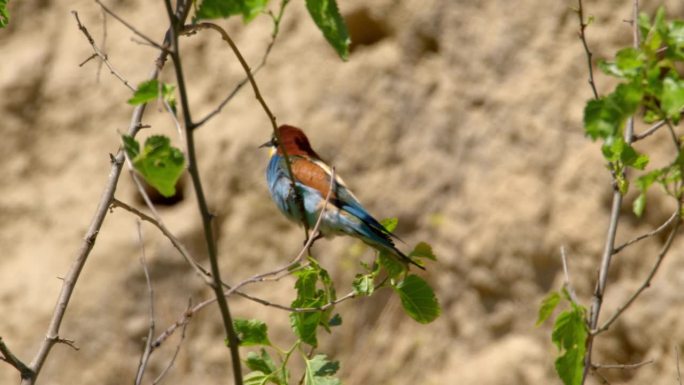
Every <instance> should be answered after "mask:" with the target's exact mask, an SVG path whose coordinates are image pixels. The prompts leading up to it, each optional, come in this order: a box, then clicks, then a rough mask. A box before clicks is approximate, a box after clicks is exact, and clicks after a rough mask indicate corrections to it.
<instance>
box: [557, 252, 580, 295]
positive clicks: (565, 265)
mask: <svg viewBox="0 0 684 385" xmlns="http://www.w3.org/2000/svg"><path fill="white" fill-rule="evenodd" d="M560 253H561V262H562V263H563V287H565V290H566V291H567V292H568V294H569V295H570V299H571V300H572V301H573V302H575V303H579V301H578V300H577V295H576V294H575V289H573V287H572V284H571V283H570V282H571V281H570V273H569V271H568V257H567V255H566V254H565V247H564V246H561V248H560Z"/></svg>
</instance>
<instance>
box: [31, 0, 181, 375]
mask: <svg viewBox="0 0 684 385" xmlns="http://www.w3.org/2000/svg"><path fill="white" fill-rule="evenodd" d="M176 14H177V15H178V18H179V19H180V20H185V19H186V18H187V16H188V9H187V8H183V7H182V6H180V5H179V7H178V9H177V10H176ZM165 40H166V39H165ZM167 55H168V53H167V52H166V51H162V52H161V53H160V54H159V56H158V57H157V59H156V61H155V68H154V70H153V71H152V73H151V74H150V77H149V78H150V79H156V78H157V77H158V76H159V72H160V71H161V68H162V66H163V65H164V63H165V62H166V57H167ZM145 106H146V104H141V105H139V106H136V107H135V109H134V110H133V114H132V116H131V124H130V125H129V129H128V135H130V136H135V135H136V134H137V132H138V130H139V129H140V127H141V120H142V116H143V114H144V112H145ZM111 160H112V165H111V169H110V172H109V177H108V180H107V183H106V185H105V188H104V191H103V193H102V196H101V197H100V201H99V203H98V206H97V209H96V210H95V215H94V216H93V219H92V221H91V223H90V226H89V227H88V231H87V232H86V235H85V238H84V240H83V243H82V244H81V247H80V249H79V251H78V253H77V255H76V257H75V259H74V261H73V263H72V265H71V267H70V269H69V272H68V273H67V275H66V277H65V278H64V281H63V283H62V289H61V291H60V293H59V297H58V299H57V305H56V307H55V311H54V313H53V314H52V318H51V320H50V325H49V326H48V330H47V333H46V336H45V339H44V340H43V343H42V344H41V346H40V348H39V349H38V352H37V353H36V355H35V357H34V358H33V360H32V361H31V364H30V365H29V368H30V369H31V370H32V371H33V372H32V375H31V376H30V377H29V378H24V379H23V380H22V382H21V384H22V385H32V384H34V383H35V381H36V379H37V377H38V375H39V374H40V371H41V369H42V367H43V364H44V363H45V360H46V359H47V357H48V355H49V354H50V350H51V349H52V347H53V346H54V345H55V343H57V342H58V341H59V340H60V338H59V328H60V326H61V324H62V320H63V319H64V315H65V313H66V309H67V307H68V306H69V300H70V299H71V295H72V294H73V291H74V288H75V287H76V282H77V281H78V278H79V276H80V274H81V271H82V270H83V266H85V263H86V261H87V260H88V256H89V255H90V251H91V250H92V248H93V246H94V245H95V240H96V239H97V234H98V233H99V231H100V228H101V227H102V223H103V222H104V219H105V217H106V216H107V209H108V208H109V205H110V204H111V201H112V198H113V197H114V191H115V189H116V185H117V183H118V181H119V175H120V174H121V170H122V167H123V163H124V154H123V150H119V151H118V152H117V154H116V155H115V156H112V157H111Z"/></svg>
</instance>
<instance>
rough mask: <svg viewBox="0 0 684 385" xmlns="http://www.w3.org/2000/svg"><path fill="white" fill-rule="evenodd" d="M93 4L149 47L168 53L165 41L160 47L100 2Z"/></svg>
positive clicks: (97, 0)
mask: <svg viewBox="0 0 684 385" xmlns="http://www.w3.org/2000/svg"><path fill="white" fill-rule="evenodd" d="M95 2H96V3H97V4H98V5H99V6H100V7H102V9H103V10H104V11H105V12H107V13H108V14H110V15H111V16H112V17H113V18H115V19H116V20H117V21H118V22H119V23H121V24H123V25H124V26H125V27H126V28H128V29H129V30H130V31H131V32H133V33H134V34H136V35H138V36H140V37H141V38H142V39H143V40H145V41H146V42H147V43H149V44H150V45H152V46H154V47H155V48H157V49H159V50H161V51H162V52H167V51H168V43H169V42H167V41H166V40H164V44H162V45H160V44H159V43H157V42H156V41H154V40H152V39H151V38H149V37H147V36H146V35H145V34H144V33H142V32H140V31H138V30H137V29H136V28H135V27H134V26H132V25H131V24H130V23H129V22H127V21H126V20H124V19H123V18H122V17H121V16H119V15H117V14H116V13H114V12H113V11H112V10H110V9H109V8H107V7H106V6H105V5H104V4H102V2H101V1H100V0H95Z"/></svg>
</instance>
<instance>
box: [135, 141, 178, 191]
mask: <svg viewBox="0 0 684 385" xmlns="http://www.w3.org/2000/svg"><path fill="white" fill-rule="evenodd" d="M122 139H123V142H124V150H125V151H126V153H127V155H128V157H129V158H130V159H131V162H132V163H133V167H134V168H135V169H136V171H138V172H139V173H140V175H142V177H143V178H145V181H147V183H149V184H150V185H151V186H152V187H154V188H155V189H157V191H159V192H160V193H161V194H162V195H163V196H165V197H170V196H173V195H174V194H175V193H176V182H178V179H179V178H180V176H181V174H182V173H183V170H184V169H185V157H184V156H183V153H182V152H181V151H180V150H179V149H177V148H175V147H172V146H171V145H170V140H169V138H167V137H166V136H162V135H154V136H150V137H149V138H147V140H146V141H145V146H144V147H143V149H142V152H141V151H140V144H138V142H137V141H136V140H135V139H134V138H132V137H130V136H128V135H123V136H122Z"/></svg>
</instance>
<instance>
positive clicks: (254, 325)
mask: <svg viewBox="0 0 684 385" xmlns="http://www.w3.org/2000/svg"><path fill="white" fill-rule="evenodd" d="M233 328H234V329H235V332H236V333H237V335H238V339H239V341H240V346H252V345H266V346H270V345H271V341H270V340H269V339H268V326H266V324H265V323H264V322H262V321H259V320H255V319H250V320H246V319H236V320H234V321H233Z"/></svg>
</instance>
